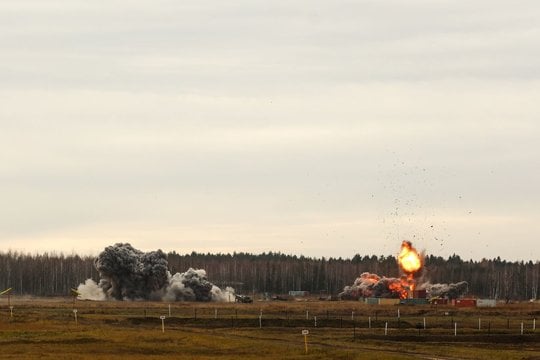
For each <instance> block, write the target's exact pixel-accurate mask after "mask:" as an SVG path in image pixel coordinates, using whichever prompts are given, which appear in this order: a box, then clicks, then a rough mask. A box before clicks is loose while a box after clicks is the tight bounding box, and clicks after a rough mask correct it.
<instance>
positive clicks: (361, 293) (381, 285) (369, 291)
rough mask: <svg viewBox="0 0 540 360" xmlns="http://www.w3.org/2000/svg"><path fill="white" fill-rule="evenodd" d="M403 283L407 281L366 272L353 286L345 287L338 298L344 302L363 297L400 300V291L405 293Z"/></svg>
mask: <svg viewBox="0 0 540 360" xmlns="http://www.w3.org/2000/svg"><path fill="white" fill-rule="evenodd" d="M403 281H406V280H404V279H400V278H388V277H384V276H383V277H380V276H379V275H377V274H372V273H369V272H365V273H362V274H361V275H360V277H358V278H357V279H356V280H355V281H354V283H353V284H352V285H351V286H345V288H344V289H343V292H341V293H340V294H339V295H338V296H339V297H340V298H341V299H343V300H358V299H359V298H361V297H381V298H399V296H400V291H403Z"/></svg>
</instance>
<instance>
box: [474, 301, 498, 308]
mask: <svg viewBox="0 0 540 360" xmlns="http://www.w3.org/2000/svg"><path fill="white" fill-rule="evenodd" d="M476 306H477V307H495V306H497V300H495V299H476Z"/></svg>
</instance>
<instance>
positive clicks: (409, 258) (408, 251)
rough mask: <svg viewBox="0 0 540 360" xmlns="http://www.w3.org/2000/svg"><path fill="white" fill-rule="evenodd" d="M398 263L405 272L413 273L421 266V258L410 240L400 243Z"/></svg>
mask: <svg viewBox="0 0 540 360" xmlns="http://www.w3.org/2000/svg"><path fill="white" fill-rule="evenodd" d="M398 264H399V266H400V267H401V269H402V270H403V271H404V272H405V273H406V274H414V273H415V272H417V271H418V270H420V268H421V267H422V259H421V257H420V255H419V254H418V252H417V251H416V249H415V248H414V247H413V246H412V243H411V242H410V241H407V240H403V242H402V243H401V251H400V252H399V255H398Z"/></svg>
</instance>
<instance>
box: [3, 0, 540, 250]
mask: <svg viewBox="0 0 540 360" xmlns="http://www.w3.org/2000/svg"><path fill="white" fill-rule="evenodd" d="M539 43H540V3H539V2H538V1H536V0H534V1H533V0H525V1H519V2H508V1H493V0H490V1H450V0H448V1H447V0H429V1H428V0H408V1H397V0H396V1H387V0H373V1H362V0H358V1H335V0H334V1H314V0H310V1H305V0H297V1H294V0H293V1H286V2H285V1H284V2H281V1H254V0H250V1H217V0H201V1H189V2H188V1H172V0H170V1H169V0H158V1H156V0H154V1H134V0H131V1H123V0H109V1H86V0H84V1H83V0H56V1H53V0H35V1H30V0H2V1H1V2H0V49H1V60H0V102H1V104H0V130H1V131H0V199H1V205H0V250H2V251H7V250H9V249H11V250H22V251H30V252H36V251H38V252H41V251H45V250H47V251H51V250H55V251H64V252H71V251H74V252H77V253H91V254H93V253H97V252H99V251H100V250H101V249H102V248H103V247H104V246H106V245H110V244H113V243H115V242H119V241H129V242H131V243H132V244H133V245H134V246H135V247H137V248H141V249H145V250H150V249H156V248H162V249H163V250H166V251H170V250H176V251H178V252H180V253H183V252H191V251H192V250H195V251H203V252H233V251H237V252H238V251H247V252H255V253H259V252H263V251H280V252H284V253H291V254H303V255H308V256H317V257H320V256H326V257H328V256H342V257H350V256H353V255H354V254H356V253H360V254H377V255H379V254H384V255H390V254H396V253H397V251H398V250H399V249H398V248H399V245H400V243H401V240H403V239H409V240H412V241H413V243H414V244H415V245H416V246H417V247H418V248H419V249H424V250H425V251H426V252H427V253H429V254H435V255H441V256H444V257H446V256H448V255H451V254H453V253H456V254H459V255H460V256H462V257H464V258H467V259H468V258H473V259H481V258H483V257H486V258H493V257H496V256H501V258H505V259H509V260H515V259H524V260H538V259H540V250H539V249H540V248H539V246H538V243H539V241H538V240H539V234H540V221H539V220H540V206H539V203H540V192H539V188H538V186H539V184H540V156H539V155H540V154H539V145H538V142H539V138H540V123H539V115H540V110H539V103H540V66H539V64H540V46H538V44H539Z"/></svg>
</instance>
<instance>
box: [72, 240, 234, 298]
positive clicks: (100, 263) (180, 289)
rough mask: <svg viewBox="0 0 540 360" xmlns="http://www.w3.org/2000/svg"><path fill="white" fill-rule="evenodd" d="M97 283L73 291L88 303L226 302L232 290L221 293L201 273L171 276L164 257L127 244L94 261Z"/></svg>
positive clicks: (194, 271)
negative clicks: (151, 301) (152, 301)
mask: <svg viewBox="0 0 540 360" xmlns="http://www.w3.org/2000/svg"><path fill="white" fill-rule="evenodd" d="M94 264H95V266H96V269H97V270H98V272H99V276H100V281H99V283H96V282H95V281H93V280H92V279H87V280H86V281H85V283H84V284H80V285H79V287H78V288H77V291H78V292H79V293H81V297H82V298H83V299H89V300H108V299H112V300H164V301H228V299H229V298H230V297H231V296H229V294H232V295H233V296H232V297H233V298H234V289H232V288H226V289H225V290H221V289H220V288H218V287H217V286H215V285H214V284H212V283H211V282H210V281H208V279H207V278H206V271H204V270H202V269H198V270H196V269H191V268H190V269H188V270H187V271H186V272H184V273H176V274H174V275H171V273H170V272H169V270H168V262H167V255H166V254H165V253H164V252H163V251H161V250H157V251H150V252H147V253H145V252H142V251H140V250H137V249H135V248H133V247H132V246H131V245H130V244H128V243H118V244H115V245H113V246H108V247H106V248H105V250H103V251H102V252H101V253H100V254H99V255H98V257H97V258H96V259H95V261H94Z"/></svg>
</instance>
